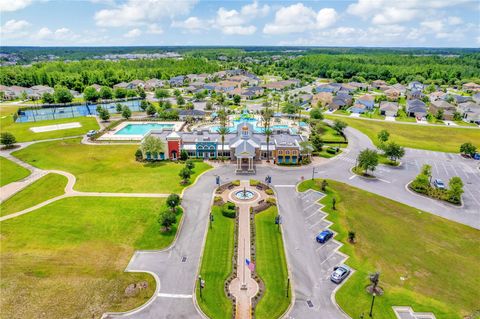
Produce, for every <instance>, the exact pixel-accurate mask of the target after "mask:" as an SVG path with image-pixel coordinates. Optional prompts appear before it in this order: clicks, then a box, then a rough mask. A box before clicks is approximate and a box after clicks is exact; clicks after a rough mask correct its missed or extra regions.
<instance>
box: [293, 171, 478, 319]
mask: <svg viewBox="0 0 480 319" xmlns="http://www.w3.org/2000/svg"><path fill="white" fill-rule="evenodd" d="M328 183H329V185H330V187H329V188H328V189H327V190H328V192H327V195H328V196H326V197H325V198H323V199H322V201H321V202H322V203H323V204H325V205H326V206H325V208H324V210H325V211H326V212H328V213H329V216H328V219H329V220H331V221H332V222H333V223H334V224H333V226H332V229H333V230H335V231H337V232H338V235H337V236H336V237H335V238H336V239H337V240H339V241H341V242H343V243H344V244H345V245H344V246H343V247H342V248H341V251H343V252H344V253H346V254H347V255H349V256H350V258H349V259H348V260H347V264H348V265H350V266H352V267H353V268H355V269H356V272H355V273H354V274H353V275H352V276H351V278H350V279H349V280H347V281H346V282H345V285H344V286H342V288H340V290H339V291H338V292H337V294H336V300H337V302H338V304H339V305H340V306H341V307H342V309H343V310H345V311H346V312H347V313H348V314H349V315H350V316H351V317H352V318H359V316H360V314H361V313H364V314H367V313H368V310H369V307H370V302H371V296H370V295H368V294H367V293H366V292H365V287H366V286H367V285H368V274H369V273H372V272H374V271H377V270H378V271H380V272H381V276H380V286H381V287H382V288H383V289H384V291H385V294H384V295H383V296H381V297H378V298H377V299H376V301H375V313H376V316H375V318H377V319H381V318H388V319H395V318H396V317H395V315H394V314H393V311H392V309H391V307H392V306H412V307H413V309H414V310H415V311H431V312H433V313H434V314H435V315H436V317H437V318H449V319H461V318H463V317H464V316H467V315H469V314H472V313H473V312H474V311H475V310H478V300H480V292H479V290H478V287H479V286H480V273H479V272H478V265H479V264H480V236H479V235H480V232H479V231H478V230H477V229H474V228H470V227H468V226H464V225H462V224H459V223H455V222H452V221H449V220H446V219H443V218H440V217H437V216H435V215H432V214H429V213H426V212H422V211H419V210H418V209H415V208H413V207H410V206H407V205H403V204H400V203H398V202H395V201H393V200H390V199H387V198H384V197H381V196H378V195H374V194H372V193H369V192H366V191H363V190H360V189H358V188H354V187H351V186H348V185H346V184H343V183H338V182H334V181H328ZM319 186H320V180H315V181H314V182H312V181H310V180H308V181H305V182H303V183H302V184H300V185H299V190H300V191H305V190H307V189H308V188H314V189H317V190H318V189H319V188H320V187H319ZM333 196H335V198H336V200H337V205H336V206H337V210H336V211H333V210H332V209H331V201H332V197H333ZM350 230H352V231H355V233H356V238H357V242H356V243H355V244H350V243H348V241H347V233H348V231H350ZM352 300H354V301H355V302H352Z"/></svg>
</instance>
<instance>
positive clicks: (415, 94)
mask: <svg viewBox="0 0 480 319" xmlns="http://www.w3.org/2000/svg"><path fill="white" fill-rule="evenodd" d="M424 97H425V94H423V92H422V91H421V90H416V89H414V90H411V91H407V99H423V98H424Z"/></svg>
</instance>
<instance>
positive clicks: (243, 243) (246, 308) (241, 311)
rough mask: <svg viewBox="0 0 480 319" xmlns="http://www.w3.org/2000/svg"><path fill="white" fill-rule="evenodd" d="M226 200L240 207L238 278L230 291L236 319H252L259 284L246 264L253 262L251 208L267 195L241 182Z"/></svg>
mask: <svg viewBox="0 0 480 319" xmlns="http://www.w3.org/2000/svg"><path fill="white" fill-rule="evenodd" d="M224 196H225V197H227V198H224V199H225V200H230V201H231V202H234V203H235V204H236V205H237V206H238V208H239V209H238V245H237V249H238V253H237V256H238V258H237V278H235V279H233V280H232V282H231V283H230V286H229V287H228V289H229V290H230V293H231V294H232V295H233V296H235V298H236V315H235V318H238V319H247V318H251V311H252V298H253V297H254V296H255V295H256V294H257V293H258V289H259V287H258V284H257V282H256V281H255V280H254V279H253V278H252V271H251V270H250V268H249V267H248V266H247V264H246V260H247V259H248V260H249V261H251V256H250V251H251V250H250V245H251V238H250V207H253V206H256V205H257V204H258V202H259V201H261V200H265V198H266V194H265V193H264V192H262V191H257V190H255V189H254V187H251V186H250V183H249V181H248V180H244V181H241V182H240V186H237V187H235V188H233V189H232V190H231V191H230V192H227V193H226V194H225V195H224Z"/></svg>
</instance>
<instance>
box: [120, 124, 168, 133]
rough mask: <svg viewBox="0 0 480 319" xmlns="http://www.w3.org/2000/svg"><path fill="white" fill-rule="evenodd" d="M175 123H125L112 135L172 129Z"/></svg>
mask: <svg viewBox="0 0 480 319" xmlns="http://www.w3.org/2000/svg"><path fill="white" fill-rule="evenodd" d="M174 126H175V124H171V123H143V124H127V125H125V127H124V128H122V129H120V130H119V131H118V132H116V133H115V134H114V135H145V134H147V133H148V132H150V131H151V130H160V129H166V128H168V129H173V128H174Z"/></svg>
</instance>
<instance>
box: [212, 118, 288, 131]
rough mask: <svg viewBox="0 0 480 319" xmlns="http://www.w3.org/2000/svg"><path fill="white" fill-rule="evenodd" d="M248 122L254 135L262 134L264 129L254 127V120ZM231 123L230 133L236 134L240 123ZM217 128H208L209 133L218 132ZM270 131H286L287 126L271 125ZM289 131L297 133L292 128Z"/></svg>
mask: <svg viewBox="0 0 480 319" xmlns="http://www.w3.org/2000/svg"><path fill="white" fill-rule="evenodd" d="M250 122H252V125H253V129H254V131H255V133H263V132H264V131H265V129H264V128H263V127H261V126H256V123H257V121H256V120H255V122H253V121H250ZM233 123H234V126H228V128H229V132H230V133H236V132H237V125H238V124H240V123H241V121H238V122H237V121H233ZM219 128H220V126H212V127H211V128H210V132H218V129H219ZM270 129H271V130H286V129H288V125H280V124H277V125H272V126H270ZM290 130H291V131H292V133H294V134H295V133H296V132H297V130H296V129H294V128H291V129H290Z"/></svg>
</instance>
